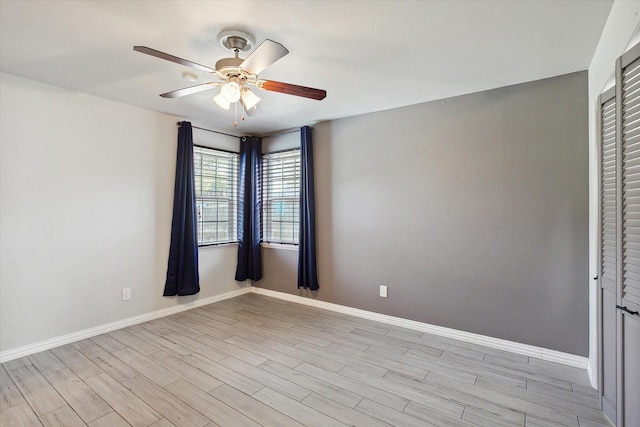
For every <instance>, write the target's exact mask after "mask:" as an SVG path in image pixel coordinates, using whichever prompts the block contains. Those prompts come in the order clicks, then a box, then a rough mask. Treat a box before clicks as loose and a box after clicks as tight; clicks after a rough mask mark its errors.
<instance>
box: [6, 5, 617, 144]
mask: <svg viewBox="0 0 640 427" xmlns="http://www.w3.org/2000/svg"><path fill="white" fill-rule="evenodd" d="M611 5H612V0H604V1H600V0H587V1H563V0H550V1H539V0H521V1H519V0H511V1H510V0H499V1H472V0H469V1H435V0H434V1H355V0H352V1H262V0H259V1H159V0H156V1H141V0H140V1H116V0H110V1H106V0H105V1H54V0H45V1H29V0H0V70H1V71H3V72H6V73H10V74H14V75H18V76H22V77H26V78H29V79H33V80H38V81H42V82H46V83H50V84H53V85H57V86H60V87H63V88H67V89H69V90H73V91H81V92H86V93H89V94H92V95H97V96H100V97H104V98H108V99H112V100H116V101H120V102H123V103H127V104H132V105H136V106H140V107H143V108H147V109H151V110H155V111H160V112H165V113H170V114H174V115H176V116H179V117H182V118H184V119H187V120H192V121H194V122H196V123H200V124H203V125H207V126H210V127H212V128H215V129H219V130H223V131H228V132H231V133H234V134H238V135H240V134H242V135H246V134H265V133H269V132H273V131H277V130H282V129H289V128H294V127H298V126H301V125H305V124H314V123H317V122H320V121H324V120H328V119H336V118H340V117H347V116H353V115H357V114H363V113H368V112H372V111H380V110H385V109H390V108H395V107H400V106H405V105H411V104H417V103H420V102H425V101H432V100H435V99H442V98H447V97H452V96H457V95H462V94H466V93H472V92H477V91H481V90H486V89H492V88H496V87H502V86H507V85H512V84H517V83H522V82H526V81H532V80H538V79H542V78H547V77H551V76H556V75H561V74H566V73H571V72H575V71H581V70H586V69H587V68H588V67H589V63H590V62H591V58H592V56H593V53H594V51H595V48H596V45H597V43H598V40H599V38H600V33H601V31H602V28H603V27H604V24H605V21H606V19H607V16H608V14H609V10H610V8H611ZM228 29H236V30H241V31H245V32H248V33H250V34H252V35H253V36H254V38H255V39H256V44H259V43H260V42H261V41H263V40H264V39H266V38H269V39H272V40H275V41H278V42H280V43H282V44H283V45H284V46H286V47H287V48H288V49H289V51H290V53H289V55H287V56H285V57H284V58H282V59H281V60H279V61H278V62H276V63H275V64H273V65H272V66H271V67H269V68H268V69H267V70H265V71H264V72H263V73H262V74H260V77H261V78H264V79H268V80H278V81H283V82H287V83H294V84H299V85H303V86H310V87H315V88H320V89H326V91H327V97H326V98H325V99H324V100H322V101H315V100H310V99H305V98H299V97H295V96H290V95H284V94H280V93H273V92H266V91H261V90H258V89H256V90H255V92H256V93H257V94H258V95H259V96H260V97H261V98H262V101H261V103H260V105H261V107H262V110H263V111H262V112H260V114H257V115H255V116H253V117H249V118H247V120H245V121H244V122H240V123H239V125H238V127H237V128H235V129H234V127H233V121H234V113H233V107H232V109H231V110H230V111H224V110H220V109H218V107H217V106H216V104H215V103H214V102H213V101H212V96H213V95H215V94H216V93H217V90H212V91H207V92H203V93H200V94H195V95H190V96H186V97H182V98H176V99H165V98H161V97H159V96H158V95H159V94H160V93H163V92H168V91H171V90H175V89H179V88H183V87H187V86H191V85H193V84H194V83H192V82H189V81H186V80H185V79H184V78H183V77H182V73H183V72H184V71H192V72H194V73H196V74H197V75H198V76H199V82H206V81H209V80H210V78H209V76H207V74H206V73H204V72H199V71H195V70H192V69H189V68H186V67H184V66H181V65H178V64H175V63H171V62H168V61H163V60H160V59H157V58H154V57H151V56H148V55H144V54H141V53H138V52H134V51H133V46H134V45H144V46H148V47H151V48H154V49H157V50H161V51H163V52H166V53H170V54H173V55H175V56H179V57H182V58H185V59H188V60H191V61H193V62H197V63H201V64H204V65H208V66H210V67H214V66H215V63H216V61H217V60H218V59H220V58H223V57H229V56H231V54H230V52H229V51H227V50H225V49H224V48H222V47H221V46H220V45H219V43H218V42H217V35H218V33H220V32H221V31H222V30H228ZM242 56H246V54H244V55H242Z"/></svg>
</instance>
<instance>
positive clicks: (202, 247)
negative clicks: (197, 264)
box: [198, 242, 238, 250]
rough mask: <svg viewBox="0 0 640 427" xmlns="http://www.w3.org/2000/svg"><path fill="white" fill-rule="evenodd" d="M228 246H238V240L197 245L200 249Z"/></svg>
mask: <svg viewBox="0 0 640 427" xmlns="http://www.w3.org/2000/svg"><path fill="white" fill-rule="evenodd" d="M229 246H238V242H229V243H210V244H208V245H199V246H198V250H201V249H216V248H228V247H229Z"/></svg>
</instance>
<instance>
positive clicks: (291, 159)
mask: <svg viewBox="0 0 640 427" xmlns="http://www.w3.org/2000/svg"><path fill="white" fill-rule="evenodd" d="M299 201H300V150H299V149H296V150H289V151H282V152H278V153H269V154H264V155H263V157H262V209H263V212H262V240H263V241H264V242H269V243H290V244H297V243H298V217H299V211H300V207H299Z"/></svg>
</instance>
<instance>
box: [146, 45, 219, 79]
mask: <svg viewBox="0 0 640 427" xmlns="http://www.w3.org/2000/svg"><path fill="white" fill-rule="evenodd" d="M133 50H135V51H136V52H140V53H146V54H147V55H151V56H155V57H156V58H160V59H165V60H167V61H171V62H175V63H176V64H180V65H184V66H186V67H191V68H195V69H196V70H200V71H204V72H206V73H209V74H213V73H215V72H216V70H214V69H213V68H211V67H207V66H206V65H200V64H197V63H195V62H191V61H187V60H186V59H182V58H178V57H177V56H173V55H169V54H168V53H164V52H160V51H159V50H155V49H151V48H150V47H146V46H134V47H133Z"/></svg>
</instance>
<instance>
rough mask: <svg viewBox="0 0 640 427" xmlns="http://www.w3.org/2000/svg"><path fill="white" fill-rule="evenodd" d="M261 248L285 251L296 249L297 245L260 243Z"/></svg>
mask: <svg viewBox="0 0 640 427" xmlns="http://www.w3.org/2000/svg"><path fill="white" fill-rule="evenodd" d="M260 246H261V247H263V248H269V249H282V250H285V251H296V252H297V251H298V245H292V244H290V243H260Z"/></svg>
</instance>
